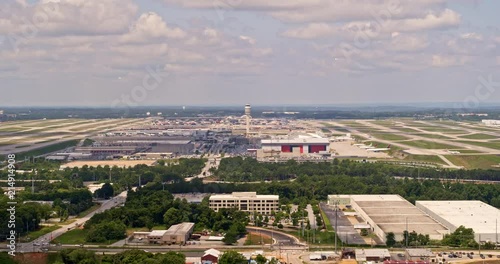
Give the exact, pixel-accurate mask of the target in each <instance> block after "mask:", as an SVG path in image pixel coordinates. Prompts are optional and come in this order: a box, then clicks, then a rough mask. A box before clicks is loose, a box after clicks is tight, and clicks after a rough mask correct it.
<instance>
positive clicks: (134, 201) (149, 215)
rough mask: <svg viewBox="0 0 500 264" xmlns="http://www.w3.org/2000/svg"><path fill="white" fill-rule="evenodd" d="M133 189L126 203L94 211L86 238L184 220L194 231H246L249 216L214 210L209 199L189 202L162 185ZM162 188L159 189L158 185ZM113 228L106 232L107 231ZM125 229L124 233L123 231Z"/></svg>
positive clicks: (96, 239) (112, 235) (114, 235)
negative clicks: (193, 225) (121, 205)
mask: <svg viewBox="0 0 500 264" xmlns="http://www.w3.org/2000/svg"><path fill="white" fill-rule="evenodd" d="M153 187H154V188H150V187H143V188H139V189H137V190H136V191H132V190H130V191H129V193H128V195H127V201H126V202H125V206H123V207H116V208H113V209H110V210H106V211H104V212H102V213H98V214H95V215H94V216H93V217H92V218H91V219H90V220H89V221H87V222H86V223H85V226H84V228H85V229H86V230H89V233H88V234H92V235H89V236H88V237H87V241H93V242H102V241H106V240H112V239H120V238H123V234H124V233H125V232H124V231H125V228H126V227H132V228H137V227H147V228H148V229H151V228H153V227H154V226H159V225H161V226H164V228H165V229H167V228H169V227H170V226H171V225H175V224H179V223H181V222H194V223H195V224H196V225H195V230H200V231H201V230H204V229H208V230H214V231H216V232H226V231H230V230H231V231H236V233H237V235H240V234H241V233H244V232H245V226H246V225H247V223H248V216H247V214H246V213H244V212H240V211H237V210H234V209H224V210H220V211H219V212H217V213H216V212H214V211H213V210H212V209H210V208H209V207H208V200H207V199H205V200H204V201H203V202H202V203H201V204H190V203H188V202H187V201H186V200H181V199H174V197H173V195H172V194H170V193H169V192H168V191H162V190H161V184H157V185H156V186H153ZM156 187H160V189H158V188H156ZM106 229H108V230H112V231H109V232H104V230H106ZM120 231H122V232H120Z"/></svg>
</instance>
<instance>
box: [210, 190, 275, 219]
mask: <svg viewBox="0 0 500 264" xmlns="http://www.w3.org/2000/svg"><path fill="white" fill-rule="evenodd" d="M209 201H210V203H209V204H210V208H211V209H213V210H214V211H216V212H218V211H219V209H221V208H236V209H238V210H240V211H244V212H257V213H261V214H270V213H271V212H272V211H275V212H276V211H278V209H279V196H278V195H257V193H256V192H233V193H232V194H219V195H212V196H210V199H209Z"/></svg>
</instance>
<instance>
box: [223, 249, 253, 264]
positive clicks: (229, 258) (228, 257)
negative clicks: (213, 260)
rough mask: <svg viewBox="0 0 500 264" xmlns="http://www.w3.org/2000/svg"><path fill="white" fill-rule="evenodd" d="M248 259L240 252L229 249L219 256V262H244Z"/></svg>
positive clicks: (235, 263)
mask: <svg viewBox="0 0 500 264" xmlns="http://www.w3.org/2000/svg"><path fill="white" fill-rule="evenodd" d="M246 263H248V261H247V260H246V259H245V257H244V256H243V255H241V254H240V253H238V252H236V251H234V250H229V251H226V252H224V254H222V255H221V256H220V258H219V264H246Z"/></svg>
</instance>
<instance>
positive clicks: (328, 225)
mask: <svg viewBox="0 0 500 264" xmlns="http://www.w3.org/2000/svg"><path fill="white" fill-rule="evenodd" d="M320 211H321V217H322V218H323V222H324V223H325V226H326V230H327V231H333V227H332V224H331V223H330V219H329V218H328V216H326V214H325V212H323V210H320Z"/></svg>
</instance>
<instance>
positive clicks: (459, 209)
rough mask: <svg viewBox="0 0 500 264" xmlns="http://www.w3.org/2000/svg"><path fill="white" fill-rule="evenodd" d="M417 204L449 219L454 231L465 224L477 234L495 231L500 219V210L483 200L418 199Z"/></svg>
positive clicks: (446, 219) (425, 209) (424, 209)
mask: <svg viewBox="0 0 500 264" xmlns="http://www.w3.org/2000/svg"><path fill="white" fill-rule="evenodd" d="M416 206H417V207H418V208H420V209H421V210H423V211H424V212H428V211H430V212H432V213H434V214H436V215H437V216H439V217H441V218H442V219H444V220H445V221H447V222H448V223H449V224H451V225H452V226H453V227H454V228H451V227H450V226H448V228H450V229H452V231H454V230H455V229H456V228H458V227H459V226H461V225H463V226H465V227H466V228H472V229H473V230H474V232H475V233H476V234H481V233H483V234H484V233H492V232H493V233H494V232H495V229H496V221H497V219H500V210H498V209H496V208H495V207H493V206H491V205H488V204H486V203H483V202H481V201H417V202H416ZM448 223H443V224H445V225H448Z"/></svg>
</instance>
